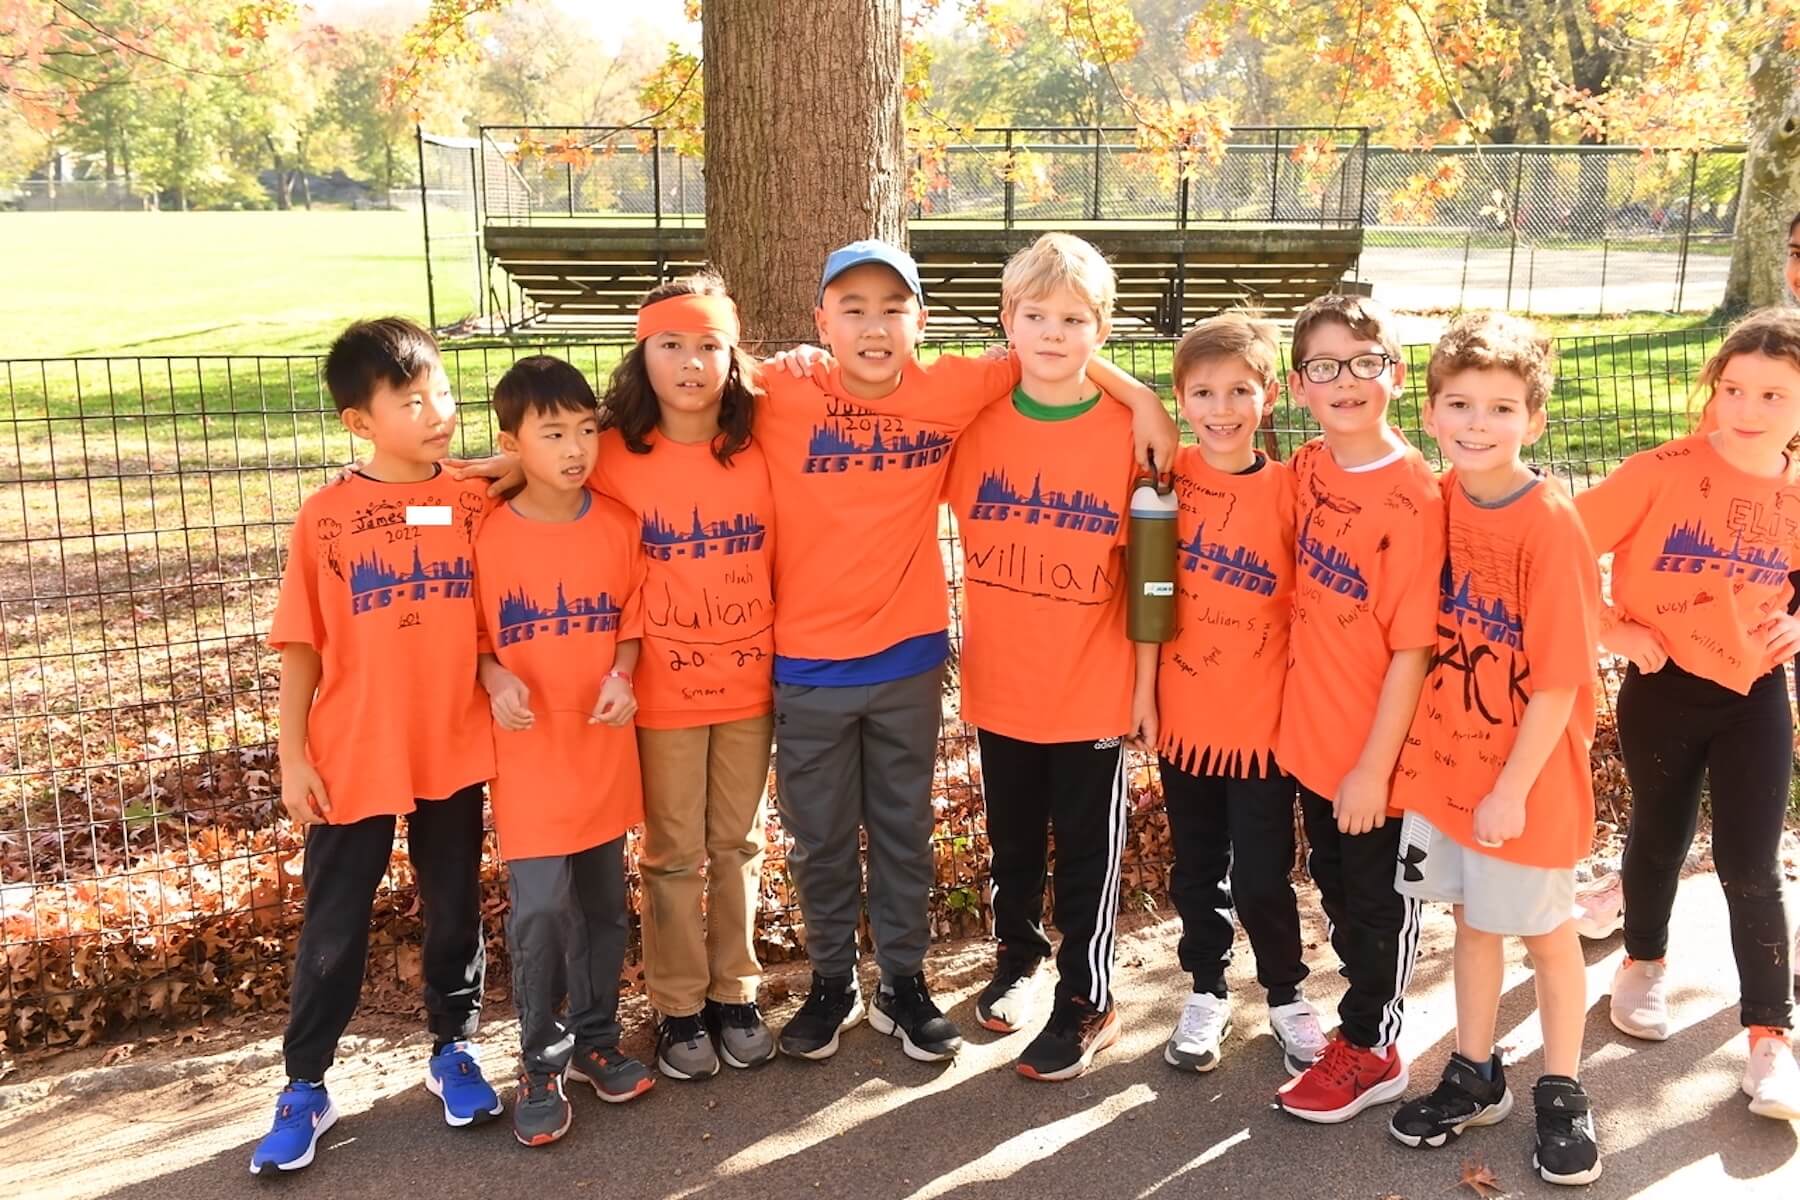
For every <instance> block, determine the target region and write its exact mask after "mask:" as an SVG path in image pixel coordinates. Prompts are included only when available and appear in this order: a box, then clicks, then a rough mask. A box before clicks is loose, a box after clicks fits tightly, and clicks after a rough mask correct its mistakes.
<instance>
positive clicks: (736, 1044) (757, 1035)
mask: <svg viewBox="0 0 1800 1200" xmlns="http://www.w3.org/2000/svg"><path fill="white" fill-rule="evenodd" d="M700 1015H701V1018H702V1019H703V1020H704V1021H705V1023H706V1030H707V1032H708V1033H710V1034H711V1035H712V1037H713V1041H714V1043H715V1044H716V1045H717V1046H718V1048H719V1057H720V1058H722V1059H724V1060H725V1061H726V1062H727V1063H729V1064H730V1065H731V1066H734V1067H737V1068H739V1069H740V1070H741V1069H743V1068H745V1067H760V1066H762V1065H763V1064H764V1063H766V1062H768V1061H769V1060H770V1059H771V1058H774V1057H775V1035H774V1034H772V1033H770V1032H769V1027H768V1026H767V1025H765V1024H763V1019H762V1014H761V1013H760V1012H758V1011H757V1009H756V1002H755V1001H754V1000H752V1001H750V1002H749V1003H748V1004H721V1003H719V1002H718V1001H717V1000H708V1001H707V1002H706V1007H705V1008H704V1009H703V1010H701V1014H700Z"/></svg>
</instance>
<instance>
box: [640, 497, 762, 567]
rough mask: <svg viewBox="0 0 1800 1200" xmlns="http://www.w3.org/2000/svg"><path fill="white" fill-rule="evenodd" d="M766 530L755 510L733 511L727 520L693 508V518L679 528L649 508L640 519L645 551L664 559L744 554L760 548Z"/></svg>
mask: <svg viewBox="0 0 1800 1200" xmlns="http://www.w3.org/2000/svg"><path fill="white" fill-rule="evenodd" d="M767 536H768V530H767V528H766V527H765V526H764V525H763V523H762V520H761V519H760V518H758V517H757V515H756V514H755V513H748V512H739V513H733V514H732V515H731V517H730V519H728V520H714V521H708V520H706V519H704V518H703V517H701V515H700V509H699V507H698V506H696V507H695V508H694V510H693V520H692V521H691V522H690V523H689V525H688V526H687V528H686V529H679V528H677V527H676V526H675V525H674V524H672V523H670V522H669V521H667V520H664V519H663V515H662V514H661V513H660V512H657V511H656V510H655V509H652V510H651V511H650V512H649V513H647V514H645V516H644V521H643V545H644V553H645V554H646V555H647V556H649V557H650V558H654V559H658V560H660V561H663V562H667V561H669V560H670V559H674V558H695V559H699V558H707V557H710V556H714V555H728V554H747V553H749V552H750V551H752V550H760V549H762V546H763V540H764V539H765V538H766V537H767Z"/></svg>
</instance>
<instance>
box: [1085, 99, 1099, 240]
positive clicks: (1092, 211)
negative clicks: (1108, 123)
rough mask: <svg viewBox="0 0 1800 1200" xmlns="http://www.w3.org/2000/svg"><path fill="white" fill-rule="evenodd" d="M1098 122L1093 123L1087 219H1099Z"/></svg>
mask: <svg viewBox="0 0 1800 1200" xmlns="http://www.w3.org/2000/svg"><path fill="white" fill-rule="evenodd" d="M1100 138H1101V133H1100V123H1099V122H1098V121H1096V122H1095V123H1094V190H1093V196H1092V198H1091V199H1090V200H1089V202H1088V220H1090V221H1098V220H1099V219H1100Z"/></svg>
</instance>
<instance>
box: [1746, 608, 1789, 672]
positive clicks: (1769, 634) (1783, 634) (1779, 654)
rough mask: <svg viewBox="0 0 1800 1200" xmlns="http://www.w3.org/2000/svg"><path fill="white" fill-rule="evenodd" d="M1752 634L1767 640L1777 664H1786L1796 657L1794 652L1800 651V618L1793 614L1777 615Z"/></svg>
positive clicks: (1771, 654)
mask: <svg viewBox="0 0 1800 1200" xmlns="http://www.w3.org/2000/svg"><path fill="white" fill-rule="evenodd" d="M1752 632H1753V633H1760V634H1762V635H1763V637H1764V638H1765V639H1767V641H1766V646H1767V649H1768V652H1769V655H1770V657H1772V658H1774V659H1775V661H1776V662H1786V661H1787V660H1788V659H1790V658H1792V657H1794V651H1796V650H1800V617H1796V616H1794V615H1793V614H1792V613H1776V614H1775V615H1774V616H1772V617H1770V618H1769V619H1768V620H1766V621H1764V622H1763V623H1762V624H1761V625H1758V626H1757V627H1756V628H1755V629H1754V630H1752Z"/></svg>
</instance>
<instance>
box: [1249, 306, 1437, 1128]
mask: <svg viewBox="0 0 1800 1200" xmlns="http://www.w3.org/2000/svg"><path fill="white" fill-rule="evenodd" d="M1293 363H1294V369H1293V370H1292V371H1291V372H1290V373H1289V375H1288V393H1289V395H1291V396H1293V397H1294V398H1295V399H1296V400H1297V401H1298V402H1299V403H1301V404H1304V405H1305V406H1306V407H1307V409H1308V411H1310V412H1311V413H1312V415H1313V418H1314V419H1315V420H1316V421H1318V423H1319V427H1320V430H1321V436H1320V437H1318V438H1316V439H1314V440H1313V441H1311V442H1308V443H1307V444H1306V445H1304V446H1302V447H1301V448H1300V449H1299V450H1298V451H1296V452H1295V454H1294V457H1293V460H1292V463H1291V467H1292V470H1293V473H1294V478H1295V483H1296V486H1297V491H1298V500H1297V504H1296V508H1295V524H1296V528H1295V538H1294V543H1295V566H1296V570H1295V590H1294V617H1293V628H1292V632H1291V634H1290V636H1289V640H1288V664H1289V668H1290V669H1289V671H1288V675H1287V682H1286V684H1285V686H1284V688H1283V692H1282V702H1281V722H1280V732H1279V734H1278V736H1277V741H1276V751H1275V757H1276V760H1277V761H1278V762H1280V763H1281V764H1282V766H1283V767H1284V768H1285V769H1286V770H1288V771H1289V772H1290V773H1292V774H1293V775H1294V776H1295V777H1296V778H1297V779H1298V780H1299V781H1300V806H1301V815H1302V818H1303V820H1304V822H1305V826H1306V840H1307V842H1308V844H1309V845H1310V846H1311V854H1310V857H1309V859H1308V865H1309V869H1310V871H1311V873H1312V877H1313V880H1314V881H1315V882H1316V883H1317V884H1318V885H1319V898H1320V902H1321V903H1322V904H1323V905H1324V907H1325V915H1326V916H1327V917H1328V918H1329V919H1330V923H1331V946H1332V949H1333V950H1335V951H1337V955H1338V958H1339V960H1340V961H1341V962H1342V963H1343V974H1344V976H1345V978H1346V979H1348V980H1349V985H1350V986H1349V990H1348V991H1347V992H1345V994H1344V998H1343V999H1342V1001H1340V1002H1339V1004H1338V1022H1339V1025H1338V1031H1337V1034H1336V1036H1334V1037H1333V1038H1332V1039H1331V1041H1330V1042H1329V1043H1328V1044H1327V1045H1326V1047H1325V1050H1324V1052H1323V1053H1322V1054H1320V1056H1319V1058H1318V1059H1317V1061H1315V1062H1314V1063H1313V1065H1312V1066H1311V1067H1309V1068H1308V1069H1307V1070H1306V1071H1304V1072H1303V1073H1302V1074H1301V1075H1300V1076H1299V1077H1298V1078H1296V1079H1293V1080H1291V1081H1290V1082H1289V1083H1287V1084H1286V1085H1285V1086H1283V1087H1282V1088H1281V1090H1280V1092H1279V1094H1278V1097H1277V1099H1278V1102H1279V1103H1280V1104H1281V1106H1282V1107H1283V1108H1285V1109H1286V1110H1287V1111H1288V1112H1290V1113H1293V1114H1294V1115H1295V1116H1297V1117H1301V1118H1303V1119H1305V1120H1308V1121H1314V1122H1319V1123H1322V1124H1336V1123H1337V1122H1340V1121H1347V1120H1349V1119H1350V1118H1351V1117H1354V1116H1355V1115H1356V1114H1357V1113H1359V1112H1361V1111H1362V1110H1363V1109H1365V1108H1367V1107H1369V1106H1370V1105H1372V1104H1384V1103H1389V1102H1392V1101H1394V1100H1398V1099H1400V1097H1401V1095H1402V1094H1403V1093H1404V1092H1405V1091H1406V1084H1407V1078H1406V1064H1405V1062H1404V1061H1403V1060H1402V1059H1401V1057H1400V1052H1399V1050H1398V1048H1397V1047H1396V1046H1395V1044H1394V1043H1395V1041H1396V1039H1397V1038H1398V1037H1399V1036H1400V1018H1401V996H1402V995H1403V994H1404V993H1405V991H1406V984H1407V980H1408V979H1409V978H1410V977H1411V975H1412V966H1413V956H1414V954H1415V952H1416V951H1417V949H1418V939H1419V902H1418V901H1416V900H1412V899H1408V898H1406V897H1403V896H1401V895H1400V894H1399V893H1398V892H1396V891H1395V890H1394V870H1395V865H1394V864H1395V861H1396V859H1397V858H1398V857H1399V848H1400V821H1399V820H1398V817H1399V813H1398V811H1397V810H1393V809H1391V808H1390V806H1389V795H1388V785H1389V782H1390V780H1391V779H1392V777H1393V774H1394V763H1395V761H1396V760H1397V759H1398V757H1399V754H1400V749H1401V746H1402V745H1404V744H1405V741H1406V736H1407V732H1408V729H1409V727H1410V725H1411V723H1412V718H1413V713H1414V711H1415V710H1416V709H1417V708H1418V704H1419V693H1420V690H1421V689H1422V687H1423V685H1424V682H1425V675H1426V671H1427V669H1428V668H1429V667H1430V664H1431V651H1432V646H1433V645H1434V644H1435V643H1436V640H1437V601H1438V586H1437V585H1438V576H1439V575H1440V573H1441V572H1442V569H1443V564H1444V538H1445V534H1444V505H1443V501H1442V499H1441V496H1440V493H1439V491H1438V485H1437V480H1436V479H1435V478H1434V477H1433V475H1432V473H1431V468H1430V467H1428V466H1427V465H1426V463H1425V460H1424V459H1423V458H1422V457H1421V456H1420V454H1419V452H1418V451H1417V450H1415V449H1413V447H1412V446H1410V445H1409V444H1408V443H1407V441H1406V439H1405V438H1403V437H1402V436H1400V433H1399V431H1398V430H1396V429H1394V428H1393V427H1392V426H1390V425H1389V424H1388V420H1387V412H1388V404H1389V403H1390V402H1391V401H1392V400H1393V399H1395V398H1396V397H1397V396H1399V395H1400V392H1401V389H1402V387H1403V386H1404V384H1405V380H1406V363H1405V362H1404V361H1402V360H1401V357H1400V344H1399V341H1398V339H1397V338H1396V337H1395V333H1394V321H1393V318H1392V316H1390V315H1389V314H1388V312H1387V311H1386V310H1385V309H1383V308H1382V307H1380V306H1379V305H1377V304H1375V303H1373V302H1372V301H1369V300H1366V299H1363V298H1362V297H1359V296H1321V297H1320V298H1319V299H1317V300H1314V301H1313V302H1312V303H1311V304H1308V305H1307V306H1306V307H1305V308H1304V309H1302V310H1301V312H1300V315H1299V317H1298V318H1296V319H1295V322H1294V342H1293ZM1390 817H1392V818H1394V819H1392V820H1390V819H1389V818H1390Z"/></svg>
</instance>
